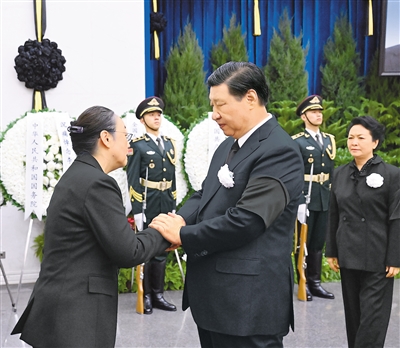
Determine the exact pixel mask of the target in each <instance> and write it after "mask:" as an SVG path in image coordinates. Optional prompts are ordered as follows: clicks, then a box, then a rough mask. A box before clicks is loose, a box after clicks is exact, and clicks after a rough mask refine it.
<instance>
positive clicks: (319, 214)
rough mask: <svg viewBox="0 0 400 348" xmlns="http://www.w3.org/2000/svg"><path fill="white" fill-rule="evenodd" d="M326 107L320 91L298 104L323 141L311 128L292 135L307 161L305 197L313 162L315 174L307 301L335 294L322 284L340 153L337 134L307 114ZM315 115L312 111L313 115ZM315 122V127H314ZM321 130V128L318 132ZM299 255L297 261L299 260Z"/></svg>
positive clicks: (309, 234)
mask: <svg viewBox="0 0 400 348" xmlns="http://www.w3.org/2000/svg"><path fill="white" fill-rule="evenodd" d="M311 110H323V107H322V98H321V97H320V96H318V95H311V96H308V97H307V98H305V99H304V100H303V101H302V102H301V103H300V104H299V106H298V107H297V110H296V113H297V115H298V116H302V115H304V116H305V118H304V119H303V121H304V122H306V121H308V122H309V123H310V125H309V127H310V131H311V129H314V130H315V131H316V134H317V135H318V137H319V141H317V139H316V138H314V136H315V134H310V132H308V130H307V129H305V130H304V132H300V133H298V134H296V135H294V136H292V138H293V139H294V141H295V142H296V143H297V144H298V146H299V149H300V152H301V154H302V157H303V162H304V173H305V174H304V187H303V194H304V196H303V197H304V200H303V201H302V202H300V204H303V203H305V196H306V195H307V194H308V187H309V182H310V172H311V165H312V164H313V165H314V167H313V176H312V178H311V181H312V188H311V199H310V202H309V204H308V207H307V208H308V211H309V216H308V217H307V225H308V234H307V251H308V255H307V258H306V262H307V268H306V278H307V288H306V291H307V301H311V300H312V295H314V296H317V297H322V298H327V299H334V298H335V297H334V295H333V294H332V293H330V292H328V291H326V290H325V289H324V288H323V287H322V286H321V267H322V249H323V248H324V244H325V238H326V231H327V224H328V208H329V197H330V186H331V181H332V174H333V169H334V159H335V156H336V143H335V137H334V136H333V135H331V134H328V133H324V132H320V131H319V126H317V125H316V124H313V123H311V121H310V120H309V118H308V117H307V114H306V113H307V111H311ZM309 116H310V117H311V115H309ZM311 125H312V126H313V127H311ZM317 131H318V132H317ZM297 256H298V254H296V255H295V257H296V264H297Z"/></svg>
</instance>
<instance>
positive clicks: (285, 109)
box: [268, 100, 304, 135]
mask: <svg viewBox="0 0 400 348" xmlns="http://www.w3.org/2000/svg"><path fill="white" fill-rule="evenodd" d="M296 107H297V104H296V102H294V101H291V100H281V101H276V102H273V103H270V105H269V106H268V111H269V112H270V113H271V114H273V115H274V116H275V117H276V118H277V120H278V122H279V124H280V125H281V126H282V128H283V129H284V130H285V131H286V132H287V133H288V134H289V135H294V134H297V133H299V132H302V131H303V130H304V123H303V121H302V120H301V118H300V117H298V116H297V115H296Z"/></svg>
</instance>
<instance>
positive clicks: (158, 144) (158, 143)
mask: <svg viewBox="0 0 400 348" xmlns="http://www.w3.org/2000/svg"><path fill="white" fill-rule="evenodd" d="M156 140H157V146H158V148H159V149H160V151H161V153H164V148H163V147H162V145H161V139H160V138H157V139H156Z"/></svg>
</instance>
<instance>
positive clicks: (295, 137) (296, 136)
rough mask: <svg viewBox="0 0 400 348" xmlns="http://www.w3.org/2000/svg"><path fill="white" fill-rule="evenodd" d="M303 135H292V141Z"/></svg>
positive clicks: (301, 133) (302, 133)
mask: <svg viewBox="0 0 400 348" xmlns="http://www.w3.org/2000/svg"><path fill="white" fill-rule="evenodd" d="M303 135H304V132H300V133H297V134H296V135H292V139H293V140H294V139H297V138H300V137H302V136H303Z"/></svg>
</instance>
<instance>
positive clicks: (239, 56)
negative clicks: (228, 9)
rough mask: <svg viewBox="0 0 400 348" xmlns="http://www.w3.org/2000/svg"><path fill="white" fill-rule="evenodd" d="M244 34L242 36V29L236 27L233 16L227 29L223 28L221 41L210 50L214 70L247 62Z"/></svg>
mask: <svg viewBox="0 0 400 348" xmlns="http://www.w3.org/2000/svg"><path fill="white" fill-rule="evenodd" d="M245 38H246V34H243V35H242V27H241V25H240V24H238V25H236V15H235V14H233V15H232V17H231V20H230V23H229V29H227V28H226V27H224V29H223V36H222V41H220V42H218V43H217V44H216V45H214V44H213V46H212V48H211V58H210V61H211V65H212V67H213V70H216V69H217V68H218V67H220V66H221V65H223V64H225V63H227V62H230V61H234V62H248V61H249V56H248V54H247V48H246V44H245Z"/></svg>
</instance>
